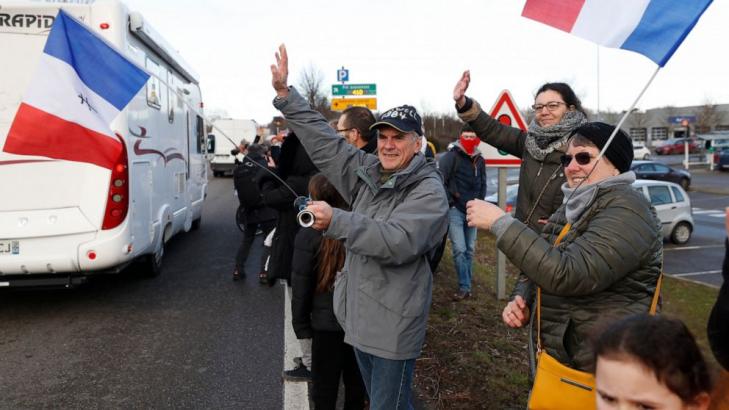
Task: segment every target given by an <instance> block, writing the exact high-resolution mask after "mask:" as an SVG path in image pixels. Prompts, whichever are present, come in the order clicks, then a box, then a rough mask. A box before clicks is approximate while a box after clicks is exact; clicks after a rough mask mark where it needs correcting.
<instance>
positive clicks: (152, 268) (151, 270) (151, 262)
mask: <svg viewBox="0 0 729 410" xmlns="http://www.w3.org/2000/svg"><path fill="white" fill-rule="evenodd" d="M164 256H165V241H164V240H162V244H161V245H160V247H159V251H157V252H154V253H152V254H149V255H147V256H145V257H144V258H143V260H142V266H141V268H142V269H141V273H142V276H144V277H147V278H153V277H155V276H159V274H160V273H162V259H163V258H164Z"/></svg>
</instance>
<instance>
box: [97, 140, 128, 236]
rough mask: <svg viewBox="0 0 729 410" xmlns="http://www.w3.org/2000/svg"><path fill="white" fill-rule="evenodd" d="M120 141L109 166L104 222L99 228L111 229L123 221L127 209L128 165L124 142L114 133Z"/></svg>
mask: <svg viewBox="0 0 729 410" xmlns="http://www.w3.org/2000/svg"><path fill="white" fill-rule="evenodd" d="M116 136H117V138H119V141H120V143H121V146H122V149H121V152H120V153H119V158H118V159H117V161H116V164H114V166H113V167H112V168H111V178H110V180H109V194H108V195H107V200H106V209H105V210H104V222H103V223H102V225H101V229H112V228H116V227H117V226H119V224H121V223H122V221H124V218H126V216H127V212H128V211H129V167H128V165H127V163H128V160H127V149H126V144H124V140H123V139H122V137H121V135H119V134H116Z"/></svg>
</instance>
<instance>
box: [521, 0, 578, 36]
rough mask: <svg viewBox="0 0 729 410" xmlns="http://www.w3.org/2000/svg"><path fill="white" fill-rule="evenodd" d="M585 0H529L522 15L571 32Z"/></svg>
mask: <svg viewBox="0 0 729 410" xmlns="http://www.w3.org/2000/svg"><path fill="white" fill-rule="evenodd" d="M584 4H585V0H527V2H526V4H525V5H524V10H522V12H521V15H522V16H523V17H526V18H530V19H532V20H536V21H539V22H541V23H544V24H546V25H548V26H552V27H555V28H558V29H560V30H562V31H566V32H568V33H569V32H571V31H572V27H573V26H574V25H575V21H577V16H579V15H580V11H581V10H582V6H583V5H584Z"/></svg>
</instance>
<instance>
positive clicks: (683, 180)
mask: <svg viewBox="0 0 729 410" xmlns="http://www.w3.org/2000/svg"><path fill="white" fill-rule="evenodd" d="M689 183H690V182H689V180H688V178H681V188H683V190H684V191H688V190H689Z"/></svg>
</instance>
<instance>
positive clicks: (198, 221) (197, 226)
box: [190, 216, 202, 231]
mask: <svg viewBox="0 0 729 410" xmlns="http://www.w3.org/2000/svg"><path fill="white" fill-rule="evenodd" d="M201 224H202V216H200V217H199V218H197V219H195V220H194V221H192V225H191V226H190V230H191V231H197V230H198V229H200V225H201Z"/></svg>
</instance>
